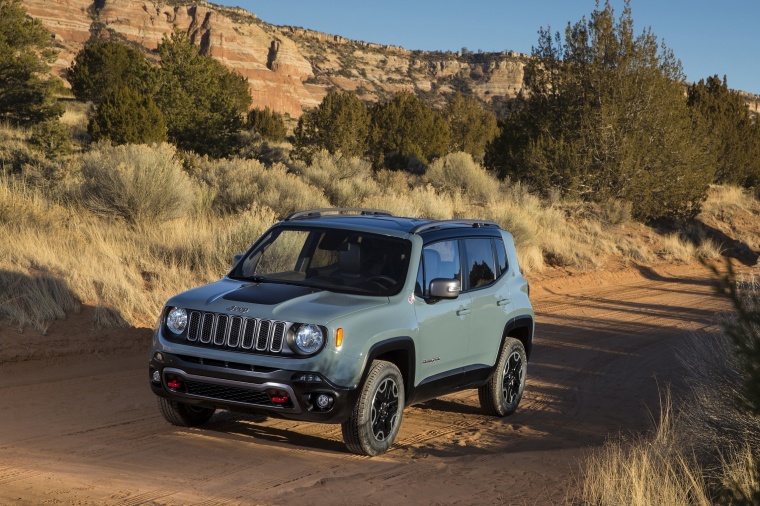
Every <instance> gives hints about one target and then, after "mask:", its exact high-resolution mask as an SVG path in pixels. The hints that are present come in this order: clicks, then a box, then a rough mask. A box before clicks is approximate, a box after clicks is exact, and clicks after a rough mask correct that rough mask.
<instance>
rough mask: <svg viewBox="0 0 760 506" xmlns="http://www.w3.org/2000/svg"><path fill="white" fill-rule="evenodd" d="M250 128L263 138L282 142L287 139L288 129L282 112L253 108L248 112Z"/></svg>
mask: <svg viewBox="0 0 760 506" xmlns="http://www.w3.org/2000/svg"><path fill="white" fill-rule="evenodd" d="M248 128H249V129H250V130H251V131H252V132H254V133H257V134H259V135H260V136H261V137H262V139H267V140H270V141H275V142H281V141H284V140H285V134H286V133H287V129H286V128H285V120H284V119H283V117H282V114H279V113H277V112H274V111H272V110H271V109H269V108H268V107H267V108H266V109H252V110H250V111H249V112H248Z"/></svg>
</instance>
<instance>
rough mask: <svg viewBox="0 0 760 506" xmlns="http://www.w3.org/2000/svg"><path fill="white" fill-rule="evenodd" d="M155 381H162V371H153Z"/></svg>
mask: <svg viewBox="0 0 760 506" xmlns="http://www.w3.org/2000/svg"><path fill="white" fill-rule="evenodd" d="M153 383H161V373H159V372H158V371H153Z"/></svg>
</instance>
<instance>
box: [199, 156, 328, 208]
mask: <svg viewBox="0 0 760 506" xmlns="http://www.w3.org/2000/svg"><path fill="white" fill-rule="evenodd" d="M197 163H199V166H198V168H197V170H196V173H197V177H199V178H201V180H202V181H203V182H204V183H205V184H206V185H207V187H208V188H209V189H210V193H211V195H212V204H211V206H212V208H213V209H214V210H216V211H218V212H221V213H233V212H239V211H243V210H248V209H251V208H253V207H255V206H266V207H268V208H270V209H272V210H273V211H274V212H275V213H276V214H277V215H278V216H279V217H280V218H283V217H285V216H287V215H288V214H290V213H292V212H294V211H298V210H301V209H309V208H319V207H327V206H329V205H330V204H329V202H328V201H327V199H326V198H325V196H324V192H323V191H322V189H321V188H317V187H315V186H312V185H310V184H309V183H308V182H306V181H304V179H303V178H301V177H299V176H298V175H296V174H293V173H290V172H289V171H288V168H287V167H286V166H285V165H282V164H275V165H273V166H272V167H265V166H264V165H263V164H262V163H261V162H259V161H258V160H241V159H239V158H232V159H222V160H209V159H202V160H200V161H198V162H197Z"/></svg>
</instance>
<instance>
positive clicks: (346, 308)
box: [166, 278, 388, 325]
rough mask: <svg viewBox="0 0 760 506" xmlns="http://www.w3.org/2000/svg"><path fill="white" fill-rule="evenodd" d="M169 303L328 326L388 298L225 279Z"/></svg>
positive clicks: (380, 303)
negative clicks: (335, 320) (331, 322)
mask: <svg viewBox="0 0 760 506" xmlns="http://www.w3.org/2000/svg"><path fill="white" fill-rule="evenodd" d="M166 304H167V306H172V307H182V308H185V309H188V310H198V311H209V312H214V313H227V314H238V315H241V316H249V317H255V318H267V319H272V320H281V321H290V322H300V323H315V324H322V325H326V324H328V323H329V322H330V321H332V320H334V319H336V318H339V317H341V316H345V315H348V314H352V313H356V312H358V311H365V310H367V309H370V308H373V307H378V306H383V305H386V304H388V297H370V296H366V295H354V294H344V293H335V292H330V291H327V290H321V289H318V288H310V287H304V286H297V285H287V284H281V283H269V282H267V283H249V282H241V281H236V280H233V279H229V278H225V279H222V280H220V281H217V282H215V283H211V284H208V285H204V286H200V287H198V288H193V289H192V290H188V291H186V292H183V293H181V294H179V295H176V296H174V297H172V298H171V299H169V301H168V302H167V303H166Z"/></svg>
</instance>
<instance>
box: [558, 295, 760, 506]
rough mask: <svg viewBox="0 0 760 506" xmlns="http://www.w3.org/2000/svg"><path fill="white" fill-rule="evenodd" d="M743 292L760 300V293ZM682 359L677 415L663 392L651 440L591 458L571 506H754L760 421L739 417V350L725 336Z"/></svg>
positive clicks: (607, 448) (698, 345) (695, 339)
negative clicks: (683, 389)
mask: <svg viewBox="0 0 760 506" xmlns="http://www.w3.org/2000/svg"><path fill="white" fill-rule="evenodd" d="M744 288H745V289H748V290H753V291H754V292H755V293H757V292H758V291H759V290H760V285H758V284H757V283H756V282H749V283H746V284H745V286H744ZM726 318H734V316H731V315H727V316H726ZM679 358H680V359H681V362H682V364H683V365H684V369H685V378H684V380H685V381H684V384H685V385H688V388H689V391H688V392H686V396H685V398H684V399H683V400H682V401H681V403H680V405H679V408H678V409H677V410H676V409H675V408H674V407H673V405H672V400H671V395H670V392H669V391H666V392H665V395H664V400H663V402H662V408H661V412H660V419H659V420H658V422H657V424H656V427H655V430H654V431H653V432H652V433H651V434H648V435H645V436H637V437H633V438H631V439H628V440H626V439H623V438H618V439H613V440H610V441H608V442H607V443H606V444H605V445H604V447H603V448H602V449H601V450H599V451H595V452H592V453H590V454H589V455H588V457H587V458H586V460H585V461H584V462H583V464H582V471H581V479H580V484H579V492H578V496H577V497H574V498H572V501H573V503H576V504H588V505H592V504H593V505H606V504H626V505H649V504H667V505H703V504H705V505H706V504H713V503H714V502H717V503H719V504H755V502H753V501H756V500H757V496H754V499H752V497H753V496H752V494H757V493H759V492H760V417H758V416H756V415H753V414H751V413H750V412H748V411H746V410H742V409H738V402H737V401H738V400H739V399H741V395H742V390H741V384H742V372H741V371H742V368H741V367H740V364H739V359H738V357H737V347H736V344H735V343H734V342H733V341H732V340H731V338H730V337H728V336H727V335H726V334H724V333H718V334H707V333H698V334H694V335H693V336H692V337H691V341H690V342H687V343H685V344H684V346H682V347H680V348H679Z"/></svg>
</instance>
